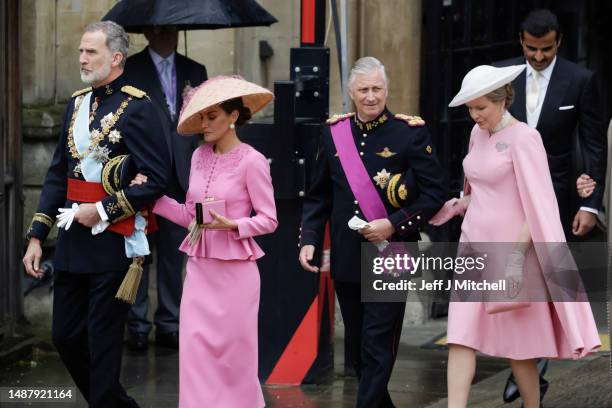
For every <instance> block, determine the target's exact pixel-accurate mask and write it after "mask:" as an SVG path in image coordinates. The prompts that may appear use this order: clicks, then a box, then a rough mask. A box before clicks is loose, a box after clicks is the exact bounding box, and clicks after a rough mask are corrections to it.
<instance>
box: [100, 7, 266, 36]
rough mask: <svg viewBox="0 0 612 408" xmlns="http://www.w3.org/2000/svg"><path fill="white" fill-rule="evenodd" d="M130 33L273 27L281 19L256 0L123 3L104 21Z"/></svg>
mask: <svg viewBox="0 0 612 408" xmlns="http://www.w3.org/2000/svg"><path fill="white" fill-rule="evenodd" d="M102 20H110V21H114V22H115V23H117V24H119V25H121V26H122V27H123V28H125V30H126V31H128V32H130V33H140V32H142V28H143V27H151V26H175V27H176V28H177V29H178V30H200V29H217V28H232V27H254V26H269V25H271V24H273V23H276V22H277V21H278V20H276V18H274V16H272V15H271V14H270V13H268V12H267V11H266V10H265V9H264V8H263V7H261V6H260V5H259V4H257V2H255V1H254V0H120V1H119V2H118V3H117V4H115V6H114V7H113V8H112V9H111V10H110V11H109V12H108V13H106V15H105V16H104V17H103V18H102Z"/></svg>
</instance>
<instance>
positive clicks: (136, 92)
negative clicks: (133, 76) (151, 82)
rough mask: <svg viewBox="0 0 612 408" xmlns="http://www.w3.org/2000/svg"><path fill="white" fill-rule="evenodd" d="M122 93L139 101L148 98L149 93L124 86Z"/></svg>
mask: <svg viewBox="0 0 612 408" xmlns="http://www.w3.org/2000/svg"><path fill="white" fill-rule="evenodd" d="M121 92H125V93H126V94H128V95H131V96H133V97H134V98H138V99H142V98H144V97H145V96H147V93H146V92H145V91H141V90H140V89H138V88H134V87H133V86H131V85H125V86H122V87H121Z"/></svg>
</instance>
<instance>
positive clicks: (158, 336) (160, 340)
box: [155, 331, 179, 350]
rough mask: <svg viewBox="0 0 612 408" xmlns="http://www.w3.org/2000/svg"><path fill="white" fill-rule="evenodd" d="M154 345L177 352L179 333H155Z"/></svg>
mask: <svg viewBox="0 0 612 408" xmlns="http://www.w3.org/2000/svg"><path fill="white" fill-rule="evenodd" d="M155 345H156V346H161V347H168V348H171V349H176V350H178V348H179V332H177V331H176V332H170V333H159V332H156V333H155Z"/></svg>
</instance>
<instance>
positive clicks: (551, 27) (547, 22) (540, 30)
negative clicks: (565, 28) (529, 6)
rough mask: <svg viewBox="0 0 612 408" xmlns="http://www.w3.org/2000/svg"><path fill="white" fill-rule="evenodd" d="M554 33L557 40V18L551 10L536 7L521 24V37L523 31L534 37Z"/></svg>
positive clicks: (558, 36)
mask: <svg viewBox="0 0 612 408" xmlns="http://www.w3.org/2000/svg"><path fill="white" fill-rule="evenodd" d="M551 31H554V32H555V33H556V40H557V42H559V39H560V38H561V32H560V31H559V20H558V19H557V16H555V15H554V14H553V13H552V11H550V10H547V9H536V10H533V11H532V12H530V13H529V14H528V15H527V17H525V20H523V23H522V24H521V32H520V36H521V38H523V34H524V33H525V32H527V33H529V34H531V35H533V36H534V37H536V38H540V37H544V36H545V35H546V34H548V33H549V32H551Z"/></svg>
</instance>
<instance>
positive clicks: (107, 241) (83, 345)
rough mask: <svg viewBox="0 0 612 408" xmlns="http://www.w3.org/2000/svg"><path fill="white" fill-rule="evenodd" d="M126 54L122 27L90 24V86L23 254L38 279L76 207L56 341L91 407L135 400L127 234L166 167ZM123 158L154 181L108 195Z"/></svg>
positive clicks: (56, 303) (84, 57) (59, 290)
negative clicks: (125, 356) (125, 346)
mask: <svg viewBox="0 0 612 408" xmlns="http://www.w3.org/2000/svg"><path fill="white" fill-rule="evenodd" d="M127 50H128V36H127V34H126V32H125V31H124V30H123V28H121V27H120V26H118V25H117V24H115V23H112V22H97V23H92V24H90V25H89V26H88V27H87V28H86V29H85V33H84V34H83V37H82V38H81V44H80V48H79V52H80V57H79V62H80V72H81V79H82V80H83V81H84V82H86V83H89V84H91V85H92V86H91V87H89V88H86V89H83V90H81V91H77V92H75V93H74V94H73V97H72V99H71V100H70V102H69V104H68V107H67V109H66V115H65V119H64V120H65V122H64V129H63V131H62V134H61V137H60V141H59V143H58V146H57V148H56V150H55V153H54V155H53V159H52V162H51V166H50V168H49V171H48V173H47V176H46V178H45V182H44V185H43V189H42V193H41V197H40V202H39V205H38V211H37V213H36V214H35V215H34V219H33V220H32V224H31V226H30V228H29V230H28V237H29V244H28V248H27V251H26V254H25V256H24V259H23V263H24V265H25V269H26V272H27V273H28V274H30V275H32V276H35V277H40V276H41V274H42V271H41V269H40V258H41V255H42V249H41V242H42V241H44V239H45V238H46V236H47V235H48V233H49V230H50V229H51V228H52V226H53V224H54V222H55V220H56V215H57V214H58V209H59V208H62V207H64V208H68V207H71V206H73V204H78V208H77V209H76V210H74V211H73V210H69V209H66V210H63V212H62V215H61V216H60V218H61V217H65V215H66V214H68V213H69V212H70V211H73V213H72V215H71V217H70V218H71V219H70V220H68V219H66V218H63V219H62V220H61V221H63V222H62V223H58V227H59V226H60V225H61V226H62V227H64V228H61V229H60V231H59V234H58V238H57V246H56V250H55V259H54V266H55V270H56V276H55V284H54V297H53V329H52V332H53V333H52V334H53V336H52V337H53V343H54V345H55V347H56V348H57V350H58V352H59V354H60V357H61V358H62V360H63V362H64V364H65V365H66V367H67V368H68V371H69V372H70V374H71V376H72V378H73V379H74V381H75V383H76V385H77V386H78V387H79V390H80V391H81V393H82V394H83V396H84V397H85V399H86V400H87V402H88V403H89V405H90V406H91V407H136V406H138V405H137V404H136V402H135V401H134V400H133V399H132V398H130V397H129V396H128V395H127V394H126V392H125V390H124V389H123V387H122V386H121V384H120V382H119V373H120V368H121V353H122V337H123V328H124V324H125V317H126V315H127V312H128V308H129V304H127V303H125V302H123V301H121V300H118V299H116V298H115V294H116V293H117V291H118V288H119V287H120V284H121V282H122V280H123V279H124V276H125V275H126V271H127V270H128V267H129V265H130V262H131V260H130V259H129V258H128V257H127V256H126V242H127V241H126V239H127V238H125V237H128V236H130V234H133V232H132V231H133V230H134V220H135V213H137V212H139V211H141V210H142V209H144V208H146V206H147V205H148V204H150V203H151V202H152V201H153V200H155V199H156V198H157V197H159V196H160V195H161V194H163V191H164V189H165V188H166V178H167V173H168V171H169V170H168V168H167V163H169V158H168V152H167V146H166V142H165V140H164V136H163V135H162V134H160V129H161V123H160V121H159V118H158V116H157V115H156V113H155V110H154V108H153V105H152V103H151V101H150V100H149V98H148V97H147V96H146V93H145V92H143V91H141V90H139V89H137V88H135V87H132V86H130V85H129V84H127V83H126V82H125V80H124V78H123V77H122V73H123V65H124V61H125V58H126V55H127ZM121 155H129V156H130V158H131V160H132V162H133V164H134V167H135V171H138V172H140V173H142V174H144V175H146V176H147V177H148V182H147V183H146V184H143V185H139V186H134V187H126V188H124V189H120V190H118V191H116V192H114V193H112V194H108V193H107V191H109V190H108V189H107V186H108V185H109V180H107V179H106V178H105V174H106V172H105V171H104V169H106V168H107V167H105V165H106V164H111V163H112V162H115V161H116V159H117V158H118V157H119V156H121ZM115 181H116V180H115ZM111 184H112V183H111ZM114 184H116V183H114ZM73 208H74V207H73ZM72 219H73V220H74V222H71V220H72ZM92 227H94V228H93V229H92ZM94 231H95V232H97V233H96V235H93V232H94ZM132 236H133V235H132ZM145 242H146V240H145Z"/></svg>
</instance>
